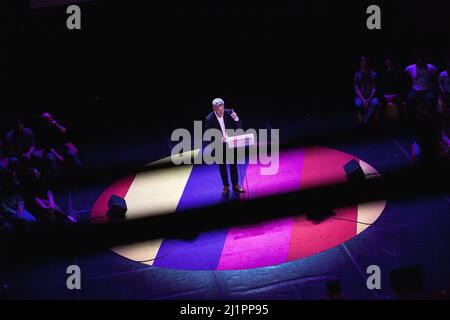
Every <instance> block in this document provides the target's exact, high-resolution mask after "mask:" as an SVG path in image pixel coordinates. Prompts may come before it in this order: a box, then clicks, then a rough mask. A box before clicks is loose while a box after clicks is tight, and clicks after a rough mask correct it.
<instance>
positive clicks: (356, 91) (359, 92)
mask: <svg viewBox="0 0 450 320" xmlns="http://www.w3.org/2000/svg"><path fill="white" fill-rule="evenodd" d="M353 82H354V83H355V93H356V96H357V97H358V98H359V99H360V100H361V101H362V103H363V104H364V105H366V99H365V98H364V96H363V94H362V93H361V90H360V89H359V85H358V81H356V76H355V77H354V78H353Z"/></svg>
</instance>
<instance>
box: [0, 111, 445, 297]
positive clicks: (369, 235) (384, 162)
mask: <svg viewBox="0 0 450 320" xmlns="http://www.w3.org/2000/svg"><path fill="white" fill-rule="evenodd" d="M314 121H315V120H314V119H309V120H307V119H304V120H303V121H302V122H298V121H296V122H292V123H290V122H289V121H287V120H285V119H274V120H271V122H270V123H268V122H267V121H262V122H261V123H259V124H256V126H259V127H271V128H283V129H281V136H282V139H283V140H284V141H289V140H290V139H291V137H294V136H297V135H298V134H300V135H301V134H302V133H304V131H305V130H306V129H305V128H308V130H310V131H311V130H314V128H317V129H320V125H317V126H316V124H315V122H314ZM317 123H319V122H317ZM335 126H345V121H343V122H338V123H335ZM128 141H129V140H128ZM134 141H135V143H134V144H133V145H130V144H129V142H127V140H126V139H124V140H123V141H122V142H121V141H115V143H114V145H112V144H111V145H105V146H104V148H103V149H102V148H96V151H95V152H94V151H92V150H93V149H90V147H89V146H86V147H85V149H84V150H82V156H83V161H84V163H85V165H88V166H92V167H95V166H100V165H102V164H104V163H108V161H110V159H112V158H113V159H114V160H111V161H114V162H116V163H117V164H120V163H121V162H122V161H128V160H129V159H132V161H133V162H134V164H135V165H137V166H139V165H141V166H144V165H145V164H147V163H149V162H152V161H156V160H158V159H161V158H163V157H167V156H168V155H169V154H170V149H169V148H170V144H169V142H168V135H164V134H161V135H160V136H154V135H153V136H152V138H148V139H147V137H142V136H141V139H140V140H134ZM411 141H412V140H411V138H409V137H405V136H402V137H400V136H398V137H390V138H386V139H377V140H376V141H372V142H370V143H365V144H362V143H359V144H347V145H326V146H321V147H324V148H325V147H326V148H329V149H334V150H338V151H339V152H342V153H345V154H349V155H351V156H354V157H356V158H358V159H360V160H362V161H364V162H365V163H367V164H369V165H370V166H372V167H373V168H375V169H376V170H377V171H378V172H379V173H381V174H383V172H385V171H386V170H388V169H391V168H393V167H398V166H403V165H408V164H409V163H410V152H409V150H410V144H411ZM118 150H120V151H121V152H120V153H118V152H117V151H118ZM125 150H126V151H127V152H124V151H125ZM112 155H114V157H112ZM109 163H110V162H109ZM117 178H118V177H111V178H109V179H105V181H101V182H98V183H96V184H94V185H92V186H91V187H90V188H82V189H77V188H73V189H72V190H70V191H64V192H60V193H59V196H58V198H59V202H60V203H61V205H62V206H63V207H65V208H67V209H71V210H78V211H79V214H80V215H82V216H83V217H84V218H87V217H88V216H89V214H90V210H91V208H92V206H93V205H94V203H95V201H96V200H97V199H98V197H99V196H100V195H101V194H102V192H103V191H104V190H105V189H106V188H107V187H108V186H110V185H111V184H112V183H113V182H114V181H116V180H117ZM217 192H220V189H219V190H217ZM336 217H337V218H339V215H337V216H336ZM322 223H326V222H322ZM343 223H344V225H346V224H345V223H353V222H350V221H347V222H343ZM336 232H340V230H338V229H336ZM449 245H450V196H449V195H444V194H439V195H435V196H433V197H427V198H422V199H411V200H410V201H402V202H398V201H390V200H387V203H386V207H385V208H384V210H383V212H382V214H380V215H379V217H378V219H377V220H376V221H375V222H374V223H373V225H371V226H369V227H368V228H367V229H366V230H364V232H361V233H359V234H357V235H355V236H354V237H351V238H350V239H349V240H348V241H345V242H343V243H339V244H338V245H336V246H334V247H331V248H329V249H327V250H325V251H321V252H320V253H317V254H312V255H305V257H302V258H300V259H292V261H289V262H284V263H281V264H273V265H267V266H264V267H258V268H248V269H240V270H226V268H225V269H223V270H220V269H218V268H216V269H214V268H213V269H209V270H202V268H199V270H182V269H183V268H182V267H181V268H168V267H167V266H164V264H162V265H161V266H156V265H154V266H150V265H146V264H142V263H138V262H134V261H131V260H129V259H127V258H124V257H122V256H120V255H118V254H117V253H115V252H113V251H111V250H106V251H104V252H99V253H97V254H93V255H83V256H76V257H72V258H71V259H64V260H55V261H52V262H48V263H45V264H40V265H38V266H32V267H31V266H28V267H23V268H21V269H18V270H15V271H14V272H13V274H9V275H8V277H7V279H6V281H7V283H8V285H9V288H10V293H11V295H12V297H13V298H19V299H28V298H31V299H288V300H291V299H293V300H302V299H322V298H326V289H325V288H326V287H325V285H326V283H327V282H328V281H330V280H333V279H339V280H340V281H341V283H342V292H343V296H344V297H345V298H348V299H386V298H390V297H393V296H394V295H393V291H392V288H391V285H390V282H389V273H390V272H391V271H392V270H394V269H396V268H399V267H403V266H407V265H412V264H420V265H421V266H422V268H423V270H424V272H425V289H426V290H425V291H426V294H427V295H432V294H434V293H436V292H439V291H440V290H441V289H444V288H450V274H449V273H448V270H449V269H450V255H449V254H448V247H449ZM24 254H26V253H24ZM71 264H77V265H79V266H80V267H81V270H82V276H83V280H82V290H77V291H69V290H67V288H66V277H67V275H66V267H67V266H68V265H71ZM370 265H378V266H380V268H381V272H382V288H381V290H374V291H370V290H368V289H367V287H366V279H367V277H368V275H367V274H366V268H367V267H368V266H370ZM193 269H195V268H193Z"/></svg>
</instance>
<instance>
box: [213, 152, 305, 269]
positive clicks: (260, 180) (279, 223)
mask: <svg viewBox="0 0 450 320" xmlns="http://www.w3.org/2000/svg"><path fill="white" fill-rule="evenodd" d="M302 161H303V151H302V150H295V151H289V152H285V153H282V154H280V166H279V171H278V174H276V175H273V176H263V175H261V173H260V169H261V165H259V164H256V165H253V164H249V165H248V167H247V175H246V184H245V187H246V189H247V194H246V195H245V198H248V199H251V198H257V197H261V196H265V195H269V194H276V193H281V192H286V191H292V190H296V189H299V188H300V177H301V172H302ZM280 209H282V208H280ZM292 223H293V219H292V218H287V219H280V220H275V221H267V222H264V223H261V224H258V225H254V226H247V227H239V228H231V229H230V230H229V231H228V235H227V238H226V240H225V244H224V247H223V250H222V255H221V257H220V261H219V265H218V268H217V269H218V270H236V269H249V268H258V267H265V266H271V265H276V264H280V263H284V262H286V259H287V255H288V251H289V243H290V238H291V232H292Z"/></svg>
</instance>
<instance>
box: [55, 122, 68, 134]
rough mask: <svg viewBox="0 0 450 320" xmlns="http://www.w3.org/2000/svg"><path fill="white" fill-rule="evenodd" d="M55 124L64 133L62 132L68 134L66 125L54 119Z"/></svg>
mask: <svg viewBox="0 0 450 320" xmlns="http://www.w3.org/2000/svg"><path fill="white" fill-rule="evenodd" d="M53 125H54V126H55V127H56V128H57V129H58V130H59V131H60V132H61V133H62V134H66V132H67V129H66V128H65V127H63V126H62V125H60V124H59V123H58V122H57V121H56V120H53Z"/></svg>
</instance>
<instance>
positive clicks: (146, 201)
mask: <svg viewBox="0 0 450 320" xmlns="http://www.w3.org/2000/svg"><path fill="white" fill-rule="evenodd" d="M198 153H199V150H194V151H190V152H185V153H183V158H191V159H193V158H195V157H197V156H198ZM169 161H171V157H167V158H164V159H162V160H159V161H156V162H153V163H151V164H149V166H151V165H156V164H163V163H166V162H169ZM191 163H192V162H191ZM192 168H193V165H181V166H176V167H173V168H168V169H162V170H158V171H152V172H142V173H139V174H137V175H136V177H135V178H134V181H133V183H132V184H131V186H130V189H129V190H128V192H127V195H126V196H125V200H126V202H127V206H128V211H127V219H136V218H141V217H144V216H149V215H152V214H159V213H164V212H165V213H172V212H175V210H176V208H177V206H178V202H179V201H180V199H181V196H182V194H183V191H184V188H185V187H186V183H187V181H188V179H189V176H190V174H191V171H192ZM161 243H162V239H160V240H154V241H145V242H141V243H136V244H132V245H127V246H121V247H116V248H113V251H115V252H116V253H117V254H119V255H122V256H124V257H126V258H128V259H130V260H134V261H146V262H144V263H146V264H148V265H153V261H151V260H152V259H155V258H156V255H157V254H158V250H159V248H160V246H161ZM148 260H150V261H148Z"/></svg>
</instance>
